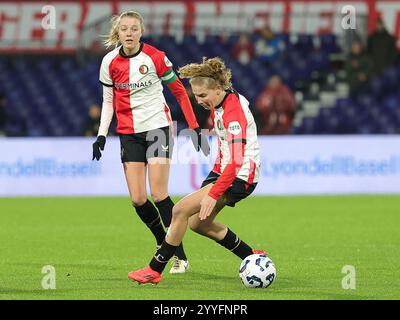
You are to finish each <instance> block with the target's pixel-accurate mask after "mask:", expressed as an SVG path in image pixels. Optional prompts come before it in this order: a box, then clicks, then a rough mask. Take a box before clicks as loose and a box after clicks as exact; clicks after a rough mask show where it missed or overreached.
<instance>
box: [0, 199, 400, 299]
mask: <svg viewBox="0 0 400 320" xmlns="http://www.w3.org/2000/svg"><path fill="white" fill-rule="evenodd" d="M175 200H177V199H175ZM219 221H221V222H223V223H226V224H227V225H228V226H229V227H230V228H231V229H232V230H233V231H234V232H236V233H237V234H238V235H239V236H240V237H241V238H242V239H243V240H244V241H246V242H247V243H249V244H250V245H251V246H253V247H254V248H257V249H261V248H264V249H266V250H267V251H268V253H269V256H270V257H271V258H272V260H273V261H274V262H275V265H276V268H277V279H276V281H275V282H274V283H273V284H272V285H271V287H269V288H267V289H247V288H245V287H244V286H243V285H242V283H241V282H240V279H239V276H238V268H239V265H240V262H241V261H240V259H238V258H237V257H236V256H234V255H233V254H232V253H230V252H227V251H226V250H225V249H224V248H223V247H221V246H219V245H218V244H216V243H215V242H213V241H211V240H209V239H206V238H203V237H201V236H199V235H197V234H195V233H193V232H192V231H188V232H187V233H186V236H185V239H184V245H185V249H186V252H187V254H188V257H189V259H190V263H191V268H190V272H188V273H187V274H183V275H170V274H168V272H165V274H164V278H163V281H162V282H161V283H160V284H159V285H157V286H152V285H145V286H139V285H136V284H134V283H132V282H131V281H130V280H128V278H127V273H128V272H129V271H131V270H134V269H137V268H141V267H144V266H145V265H147V263H148V262H149V260H150V258H151V257H152V254H153V253H154V250H155V242H154V240H153V236H152V235H151V234H150V232H149V231H148V229H147V228H146V227H145V226H144V225H143V224H142V223H141V222H140V221H139V218H138V217H137V216H136V214H135V213H134V210H133V209H132V208H131V206H130V203H129V199H128V198H127V197H125V198H123V197H122V198H119V197H118V198H117V197H115V198H114V197H112V198H107V197H106V198H6V199H4V198H3V199H0V228H1V232H0V243H1V251H0V252H1V254H0V256H1V259H0V299H137V300H140V299H143V300H147V299H156V300H158V299H162V300H175V299H180V300H182V299H188V300H191V299H196V300H197V299H198V300H202V299H211V300H218V299H229V300H250V299H251V300H258V299H262V300H269V299H274V300H275V299H346V300H347V299H400V196H324V197H323V196H318V197H311V196H304V197H257V196H250V197H249V198H248V199H246V200H244V201H242V202H240V203H239V204H237V206H236V208H225V209H224V210H223V211H222V212H221V214H220V215H219ZM46 265H52V266H53V267H54V268H55V271H56V289H55V290H44V289H43V288H42V285H41V283H42V279H43V277H44V276H45V274H42V268H43V266H46ZM346 265H351V266H354V268H355V271H356V274H355V276H356V278H355V279H356V282H355V283H356V287H355V289H347V290H346V289H344V288H343V287H342V280H343V278H344V277H345V276H346V274H344V273H342V268H343V267H344V266H346ZM168 269H169V266H168Z"/></svg>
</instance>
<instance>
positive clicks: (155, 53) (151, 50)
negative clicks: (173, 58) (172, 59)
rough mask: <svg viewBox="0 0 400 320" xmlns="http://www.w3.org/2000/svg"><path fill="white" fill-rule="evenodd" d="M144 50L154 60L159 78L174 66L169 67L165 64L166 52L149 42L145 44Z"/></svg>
mask: <svg viewBox="0 0 400 320" xmlns="http://www.w3.org/2000/svg"><path fill="white" fill-rule="evenodd" d="M142 52H144V53H145V54H147V55H148V56H149V57H150V58H151V60H152V61H153V63H154V65H155V67H156V71H157V75H158V77H159V78H161V76H162V75H163V74H164V73H166V72H167V71H168V70H170V69H171V68H172V66H170V67H168V66H166V65H165V60H164V58H165V52H163V51H160V50H158V49H157V48H155V47H153V46H151V45H149V44H147V43H144V44H143V49H142Z"/></svg>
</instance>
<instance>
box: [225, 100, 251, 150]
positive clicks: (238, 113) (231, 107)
mask: <svg viewBox="0 0 400 320" xmlns="http://www.w3.org/2000/svg"><path fill="white" fill-rule="evenodd" d="M222 107H223V108H224V114H223V116H222V119H223V120H224V127H225V130H226V131H227V136H226V140H227V141H228V143H229V142H231V141H232V140H234V139H235V140H236V139H244V140H245V139H246V130H247V119H246V115H245V114H244V112H243V108H242V105H241V103H240V100H239V98H238V97H237V96H236V95H235V94H233V93H231V94H230V95H229V97H227V99H226V100H225V102H224V104H223V106H222ZM230 124H231V125H232V124H235V127H236V126H237V124H239V125H240V132H238V133H236V134H234V133H235V132H236V128H235V127H234V128H231V127H230Z"/></svg>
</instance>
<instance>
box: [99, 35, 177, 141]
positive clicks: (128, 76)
mask: <svg viewBox="0 0 400 320" xmlns="http://www.w3.org/2000/svg"><path fill="white" fill-rule="evenodd" d="M176 79H177V77H176V75H175V73H174V71H173V70H172V63H171V62H170V61H169V60H168V58H167V57H166V55H165V53H164V52H162V51H160V50H158V49H156V48H155V47H153V46H150V45H148V44H145V43H141V47H140V49H139V51H138V52H137V53H136V54H134V55H132V56H127V55H125V53H124V52H123V50H122V47H121V46H120V47H117V48H116V49H114V50H112V51H111V52H109V53H108V54H106V55H105V56H104V58H103V61H102V63H101V67H100V82H101V83H102V84H103V85H104V86H108V87H110V88H111V87H112V88H113V99H112V101H113V109H114V111H115V113H116V117H117V130H116V131H117V133H119V134H132V133H139V132H143V131H149V130H153V129H157V128H161V127H166V126H169V125H171V123H172V120H171V113H170V110H169V107H168V106H167V103H166V101H165V98H164V95H163V86H162V82H161V81H163V82H164V83H166V84H169V83H171V82H172V81H174V80H176ZM107 129H108V128H107Z"/></svg>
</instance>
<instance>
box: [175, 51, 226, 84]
mask: <svg viewBox="0 0 400 320" xmlns="http://www.w3.org/2000/svg"><path fill="white" fill-rule="evenodd" d="M178 73H179V76H180V77H181V78H189V79H190V80H189V82H190V83H191V84H193V83H198V84H203V83H204V82H206V83H207V87H208V88H210V89H215V87H216V86H217V85H220V86H221V87H222V88H223V89H229V88H230V87H232V83H231V79H232V72H231V70H230V69H228V68H227V67H226V66H225V63H224V61H223V60H222V59H221V58H219V57H215V58H210V59H207V58H206V57H203V61H202V63H189V64H187V65H185V66H183V67H181V68H179V70H178Z"/></svg>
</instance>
